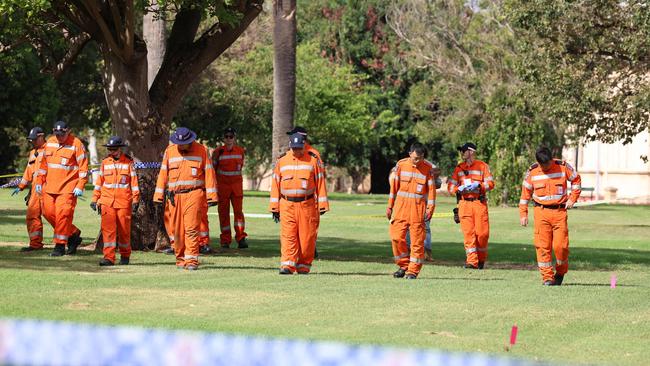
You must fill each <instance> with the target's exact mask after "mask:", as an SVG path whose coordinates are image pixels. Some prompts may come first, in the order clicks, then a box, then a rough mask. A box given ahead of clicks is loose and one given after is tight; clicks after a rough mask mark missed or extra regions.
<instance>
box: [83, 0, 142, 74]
mask: <svg viewBox="0 0 650 366" xmlns="http://www.w3.org/2000/svg"><path fill="white" fill-rule="evenodd" d="M75 2H76V3H78V2H77V1H75ZM81 4H82V6H83V7H84V8H85V10H86V11H87V13H88V15H89V16H90V18H91V19H92V20H93V21H94V22H95V23H96V24H97V26H98V27H99V30H100V32H101V36H102V40H103V41H104V42H105V43H106V44H107V45H108V48H109V49H110V50H111V51H112V52H113V53H115V55H116V56H117V57H118V58H119V59H120V61H122V62H124V63H127V64H128V63H129V61H130V60H129V59H127V58H126V55H125V52H124V49H123V48H122V47H120V45H119V44H118V42H117V41H116V39H115V36H114V35H113V33H112V32H111V30H110V29H109V28H108V24H106V21H105V20H104V18H103V17H102V15H101V13H100V9H99V4H97V3H96V2H95V1H91V0H84V1H82V2H81Z"/></svg>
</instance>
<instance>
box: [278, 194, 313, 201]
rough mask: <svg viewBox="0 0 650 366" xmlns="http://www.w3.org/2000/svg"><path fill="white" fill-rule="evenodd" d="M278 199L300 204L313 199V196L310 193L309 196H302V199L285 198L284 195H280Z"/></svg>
mask: <svg viewBox="0 0 650 366" xmlns="http://www.w3.org/2000/svg"><path fill="white" fill-rule="evenodd" d="M280 198H282V199H285V200H287V201H289V202H302V201H307V200H310V199H312V198H314V194H313V193H312V194H310V195H309V196H302V197H287V196H285V195H280Z"/></svg>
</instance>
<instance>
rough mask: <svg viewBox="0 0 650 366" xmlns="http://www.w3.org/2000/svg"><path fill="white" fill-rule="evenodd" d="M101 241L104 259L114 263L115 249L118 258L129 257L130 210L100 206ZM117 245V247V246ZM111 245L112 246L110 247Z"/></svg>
mask: <svg viewBox="0 0 650 366" xmlns="http://www.w3.org/2000/svg"><path fill="white" fill-rule="evenodd" d="M101 207H102V239H103V240H104V243H105V244H109V245H104V250H103V252H104V258H105V259H108V260H109V261H111V262H113V263H115V247H116V246H117V247H119V251H120V256H121V257H122V258H128V257H130V256H131V208H130V207H129V208H113V207H108V206H107V205H102V206H101ZM118 243H119V245H118ZM110 244H112V245H110Z"/></svg>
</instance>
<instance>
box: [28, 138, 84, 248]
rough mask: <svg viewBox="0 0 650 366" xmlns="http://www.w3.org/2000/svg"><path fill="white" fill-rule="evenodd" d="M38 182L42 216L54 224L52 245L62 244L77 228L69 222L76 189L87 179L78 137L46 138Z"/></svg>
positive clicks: (82, 186)
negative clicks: (64, 138) (60, 141)
mask: <svg viewBox="0 0 650 366" xmlns="http://www.w3.org/2000/svg"><path fill="white" fill-rule="evenodd" d="M37 177H38V178H37V181H38V184H42V187H43V216H45V219H47V221H48V222H49V223H50V224H51V225H52V227H54V244H58V245H65V244H67V242H68V238H69V237H70V236H71V235H72V234H75V233H80V230H79V229H78V228H77V227H76V226H74V225H73V224H72V219H73V217H74V209H75V207H76V206H77V197H75V196H74V195H73V194H72V191H74V189H75V188H79V189H81V190H83V189H84V186H85V185H86V182H87V181H88V158H87V157H86V150H85V148H84V146H83V144H82V143H81V140H79V139H78V138H76V137H74V135H72V134H70V135H69V136H68V138H67V139H66V141H65V142H64V143H63V144H59V142H58V141H57V139H56V137H55V136H52V137H50V138H49V139H47V142H46V143H45V148H44V152H43V159H42V160H41V164H40V168H39V172H38V176H37Z"/></svg>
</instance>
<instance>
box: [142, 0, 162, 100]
mask: <svg viewBox="0 0 650 366" xmlns="http://www.w3.org/2000/svg"><path fill="white" fill-rule="evenodd" d="M150 7H151V9H152V10H153V11H154V12H147V13H145V14H144V17H143V20H142V36H143V38H144V41H145V43H146V44H147V63H148V67H147V75H148V77H147V80H148V85H147V86H148V87H149V88H151V84H153V81H154V79H155V78H156V74H157V73H158V70H159V69H160V66H161V65H162V63H163V58H164V57H165V50H166V43H165V41H166V36H165V27H166V22H165V18H164V17H163V16H156V13H155V11H156V10H158V4H157V3H156V1H155V0H153V1H152V2H151V4H150Z"/></svg>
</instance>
